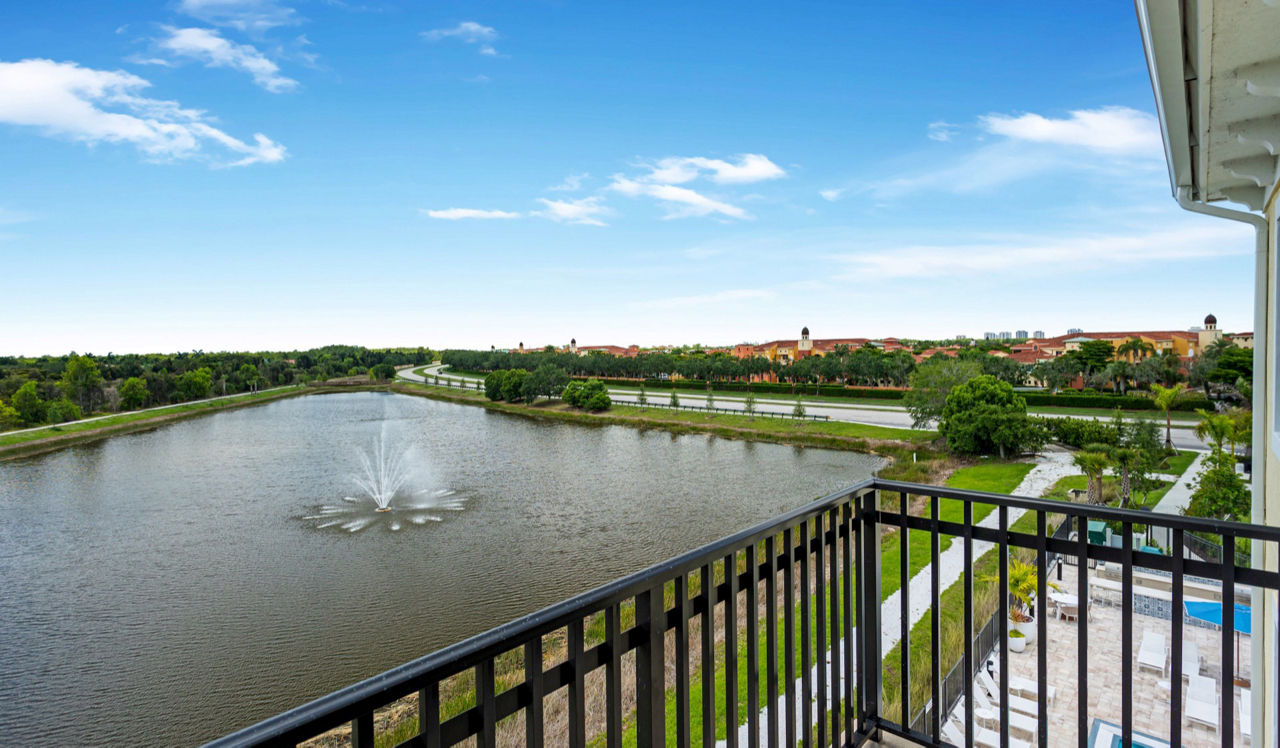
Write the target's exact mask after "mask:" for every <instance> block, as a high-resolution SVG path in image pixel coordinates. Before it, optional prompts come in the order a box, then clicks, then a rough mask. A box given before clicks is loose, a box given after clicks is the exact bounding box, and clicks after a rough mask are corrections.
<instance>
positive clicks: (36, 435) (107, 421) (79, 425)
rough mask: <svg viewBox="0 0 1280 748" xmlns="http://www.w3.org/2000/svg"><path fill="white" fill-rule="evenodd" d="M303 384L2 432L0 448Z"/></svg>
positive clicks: (268, 395) (265, 394)
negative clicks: (19, 432)
mask: <svg viewBox="0 0 1280 748" xmlns="http://www.w3.org/2000/svg"><path fill="white" fill-rule="evenodd" d="M299 389H302V387H290V388H288V389H274V390H267V391H264V392H247V393H245V394H243V395H238V396H235V397H228V398H222V399H217V400H196V401H195V402H190V403H182V404H180V405H173V406H170V407H168V408H159V409H156V410H147V411H141V412H134V413H122V414H120V415H118V416H111V417H110V418H102V419H98V420H95V421H70V422H68V423H60V424H57V425H54V426H46V427H45V428H42V429H38V430H36V431H26V432H23V433H21V434H7V435H6V434H0V447H8V446H13V445H15V444H25V443H27V442H31V441H35V440H37V439H47V438H49V437H51V436H63V435H66V434H77V433H81V432H84V431H93V430H96V429H104V428H111V427H113V426H120V425H124V424H128V423H133V422H135V421H143V420H146V419H148V418H158V417H162V416H166V415H172V414H174V413H190V412H193V411H201V410H216V409H218V408H225V407H227V406H229V405H236V404H240V403H244V402H247V401H251V400H264V399H271V398H275V397H280V396H281V395H283V394H287V393H292V392H295V391H297V390H299Z"/></svg>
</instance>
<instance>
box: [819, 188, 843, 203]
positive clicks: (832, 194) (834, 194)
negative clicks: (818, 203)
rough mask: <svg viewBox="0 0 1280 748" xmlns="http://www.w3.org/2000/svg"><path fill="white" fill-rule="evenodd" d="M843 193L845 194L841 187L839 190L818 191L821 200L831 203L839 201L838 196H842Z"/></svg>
mask: <svg viewBox="0 0 1280 748" xmlns="http://www.w3.org/2000/svg"><path fill="white" fill-rule="evenodd" d="M844 193H845V189H844V188H843V187H841V188H839V189H830V190H818V194H819V195H821V196H822V199H823V200H826V201H828V202H832V203H834V202H835V201H837V200H839V199H840V196H841V195H843V194H844Z"/></svg>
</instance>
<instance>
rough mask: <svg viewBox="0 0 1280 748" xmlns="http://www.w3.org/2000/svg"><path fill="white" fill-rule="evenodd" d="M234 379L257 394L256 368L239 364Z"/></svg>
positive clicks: (259, 379)
mask: <svg viewBox="0 0 1280 748" xmlns="http://www.w3.org/2000/svg"><path fill="white" fill-rule="evenodd" d="M386 365H387V364H379V366H386ZM377 368H378V367H377V366H375V367H374V369H377ZM370 373H371V374H372V373H373V369H371V370H370ZM391 376H395V367H394V366H393V367H391ZM236 379H239V380H240V386H241V387H242V388H244V389H246V390H249V391H250V392H257V391H258V382H259V381H261V379H262V375H261V374H260V373H259V372H258V367H256V366H254V365H253V364H241V366H240V368H239V369H237V370H236Z"/></svg>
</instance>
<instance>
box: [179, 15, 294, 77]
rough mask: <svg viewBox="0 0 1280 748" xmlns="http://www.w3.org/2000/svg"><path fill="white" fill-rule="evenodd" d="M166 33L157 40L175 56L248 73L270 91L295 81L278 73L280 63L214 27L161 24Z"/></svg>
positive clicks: (213, 66)
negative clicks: (231, 39)
mask: <svg viewBox="0 0 1280 748" xmlns="http://www.w3.org/2000/svg"><path fill="white" fill-rule="evenodd" d="M163 28H164V31H165V33H167V34H168V36H166V37H165V38H163V39H157V40H156V44H157V46H158V47H159V48H160V49H161V50H164V51H165V52H168V53H170V54H173V55H176V56H178V57H187V58H190V59H193V60H198V61H200V62H202V63H204V64H205V66H206V67H211V68H229V69H231V70H238V71H240V72H242V73H248V74H249V75H250V76H252V77H253V82H254V83H256V84H258V85H259V86H261V87H262V88H264V89H266V90H268V91H270V92H271V93H281V92H284V91H292V90H294V89H295V88H297V87H298V82H297V81H295V80H293V79H292V78H286V77H285V76H283V75H281V74H280V66H279V65H276V64H275V63H274V62H272V61H271V60H269V59H267V57H266V55H264V54H262V53H261V52H259V51H258V50H257V48H255V47H254V46H253V45H251V44H237V43H235V42H232V41H229V40H227V39H225V38H223V37H222V35H221V34H219V33H218V32H217V31H214V30H213V29H199V28H186V29H177V28H173V27H171V26H165V27H163Z"/></svg>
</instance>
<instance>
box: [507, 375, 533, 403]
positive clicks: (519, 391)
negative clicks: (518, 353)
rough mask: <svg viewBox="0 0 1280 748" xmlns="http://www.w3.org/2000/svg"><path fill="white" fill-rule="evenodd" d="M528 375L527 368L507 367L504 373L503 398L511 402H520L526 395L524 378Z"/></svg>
mask: <svg viewBox="0 0 1280 748" xmlns="http://www.w3.org/2000/svg"><path fill="white" fill-rule="evenodd" d="M528 376H529V372H528V371H526V370H525V369H507V371H506V373H504V374H503V375H502V399H503V400H506V401H507V402H509V403H514V402H519V400H520V398H521V397H523V396H524V380H525V378H526V377H528Z"/></svg>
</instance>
